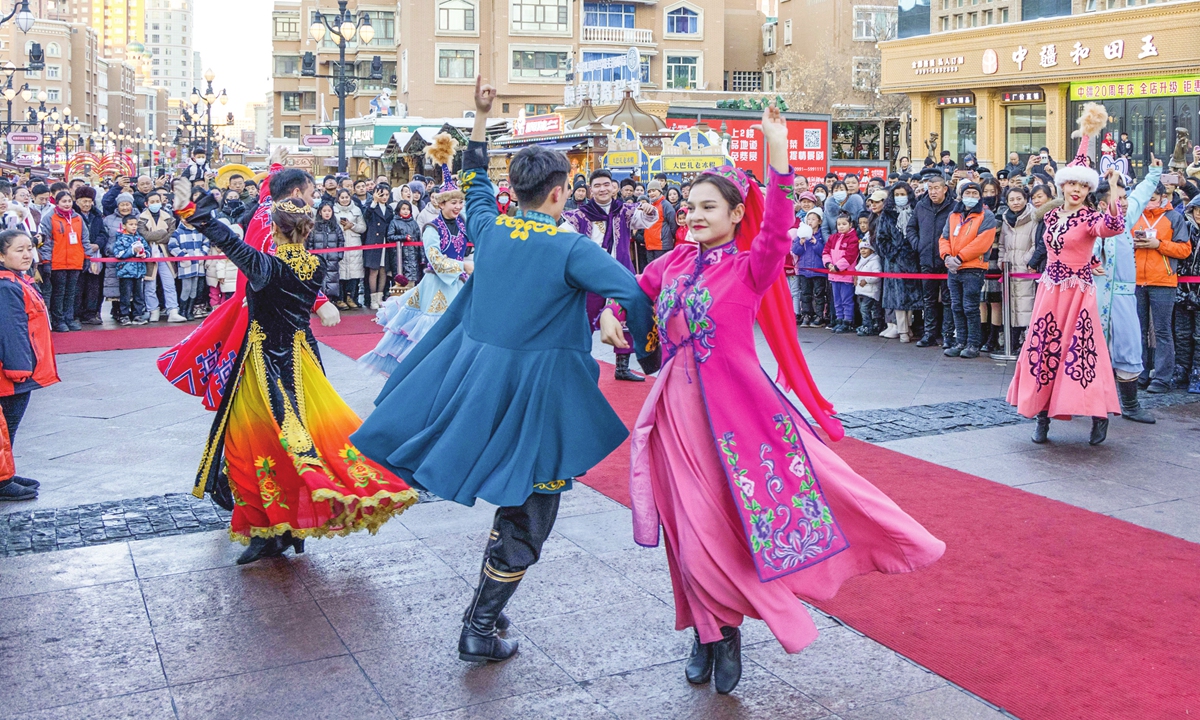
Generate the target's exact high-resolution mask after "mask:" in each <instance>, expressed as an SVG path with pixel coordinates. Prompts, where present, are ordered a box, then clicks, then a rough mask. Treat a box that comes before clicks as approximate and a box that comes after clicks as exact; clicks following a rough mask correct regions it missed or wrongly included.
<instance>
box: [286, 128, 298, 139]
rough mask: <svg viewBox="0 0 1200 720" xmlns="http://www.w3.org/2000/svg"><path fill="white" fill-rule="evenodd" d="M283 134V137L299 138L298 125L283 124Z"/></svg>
mask: <svg viewBox="0 0 1200 720" xmlns="http://www.w3.org/2000/svg"><path fill="white" fill-rule="evenodd" d="M283 136H284V137H285V138H289V139H292V140H299V139H300V126H299V125H284V126H283Z"/></svg>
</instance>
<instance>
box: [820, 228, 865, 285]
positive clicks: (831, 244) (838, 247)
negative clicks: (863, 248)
mask: <svg viewBox="0 0 1200 720" xmlns="http://www.w3.org/2000/svg"><path fill="white" fill-rule="evenodd" d="M821 261H822V262H823V263H824V264H825V265H833V267H834V268H836V269H837V270H849V269H851V268H853V267H854V265H855V263H857V262H858V233H856V232H854V231H853V230H851V231H849V232H844V233H834V234H833V235H831V236H830V237H829V239H828V240H826V241H825V248H824V250H822V252H821ZM829 281H830V282H844V283H848V282H854V278H853V277H852V276H850V275H830V276H829Z"/></svg>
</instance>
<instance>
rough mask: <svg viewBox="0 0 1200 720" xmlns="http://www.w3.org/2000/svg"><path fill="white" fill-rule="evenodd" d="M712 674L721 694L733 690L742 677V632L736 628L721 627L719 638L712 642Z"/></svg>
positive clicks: (726, 693)
mask: <svg viewBox="0 0 1200 720" xmlns="http://www.w3.org/2000/svg"><path fill="white" fill-rule="evenodd" d="M713 675H714V676H715V678H714V684H715V685H716V686H717V692H719V693H721V694H722V695H728V694H729V693H731V692H733V689H734V688H735V687H737V684H738V681H739V680H741V679H742V633H741V631H740V630H739V629H738V628H735V627H723V628H721V639H720V640H718V641H716V642H715V643H713Z"/></svg>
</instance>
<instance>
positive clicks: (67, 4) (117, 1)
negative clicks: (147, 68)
mask: <svg viewBox="0 0 1200 720" xmlns="http://www.w3.org/2000/svg"><path fill="white" fill-rule="evenodd" d="M55 6H56V11H57V14H58V16H59V17H62V18H63V19H67V18H68V17H69V19H70V21H71V22H78V23H83V24H84V25H87V26H89V27H91V28H92V29H93V30H95V31H96V35H97V37H98V39H99V43H100V48H101V52H102V54H103V56H104V57H106V58H116V59H118V60H125V59H128V60H139V61H140V59H141V57H142V53H143V51H144V50H145V42H146V36H145V30H146V26H145V23H146V0H56V2H55ZM134 56H136V57H134Z"/></svg>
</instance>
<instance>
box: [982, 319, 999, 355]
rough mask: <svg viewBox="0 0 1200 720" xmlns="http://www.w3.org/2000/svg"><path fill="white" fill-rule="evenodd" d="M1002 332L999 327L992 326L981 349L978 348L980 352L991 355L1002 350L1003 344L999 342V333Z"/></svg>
mask: <svg viewBox="0 0 1200 720" xmlns="http://www.w3.org/2000/svg"><path fill="white" fill-rule="evenodd" d="M1003 330H1004V327H1003V326H1001V325H992V329H991V332H990V333H988V338H987V340H986V341H984V343H983V347H981V348H979V351H980V352H985V353H991V352H996V351H997V350H1003V349H1004V343H1002V342H1000V333H1001V331H1003Z"/></svg>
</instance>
